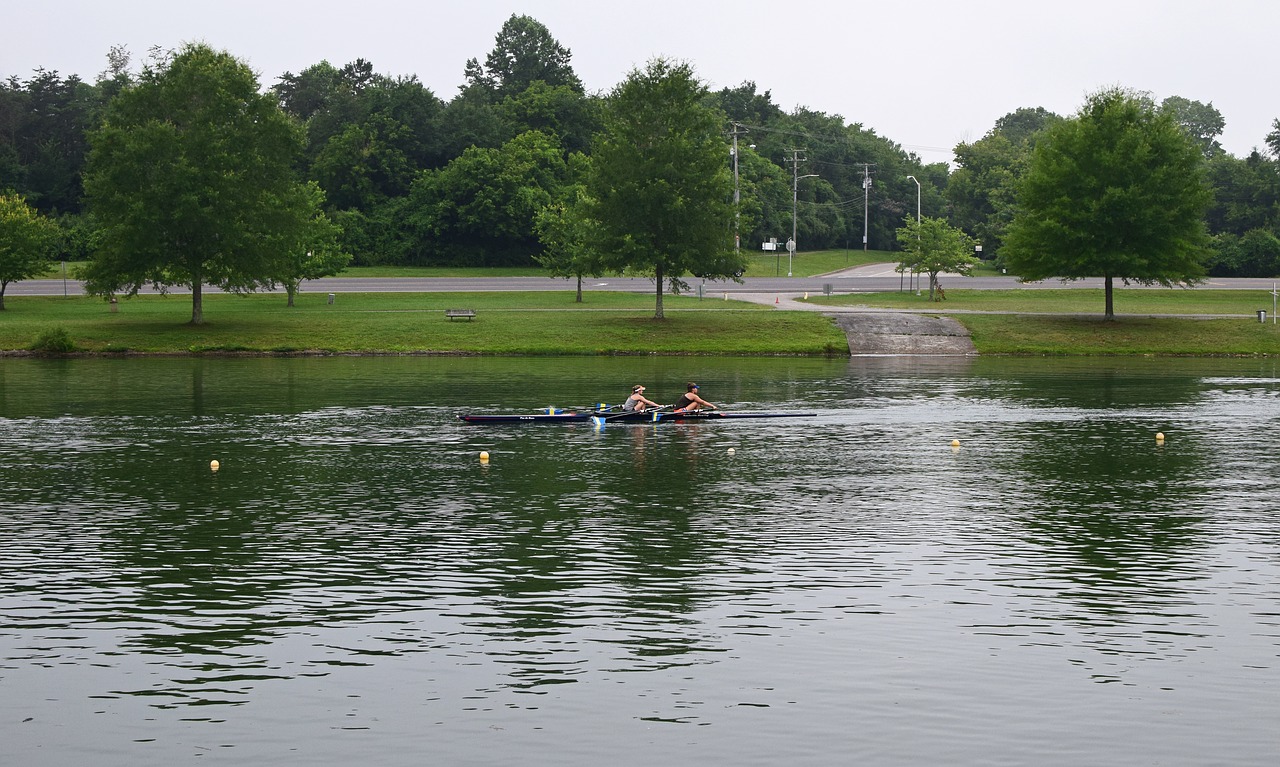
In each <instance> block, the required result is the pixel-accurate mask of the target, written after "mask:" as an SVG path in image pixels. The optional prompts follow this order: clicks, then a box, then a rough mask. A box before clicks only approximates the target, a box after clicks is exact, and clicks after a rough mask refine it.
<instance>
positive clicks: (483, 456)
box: [480, 450, 489, 463]
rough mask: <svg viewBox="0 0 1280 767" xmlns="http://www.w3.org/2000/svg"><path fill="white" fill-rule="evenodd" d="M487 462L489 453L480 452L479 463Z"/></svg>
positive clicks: (485, 451)
mask: <svg viewBox="0 0 1280 767" xmlns="http://www.w3.org/2000/svg"><path fill="white" fill-rule="evenodd" d="M488 462H489V451H487V450H481V451H480V463H488Z"/></svg>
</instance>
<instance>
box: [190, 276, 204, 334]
mask: <svg viewBox="0 0 1280 767" xmlns="http://www.w3.org/2000/svg"><path fill="white" fill-rule="evenodd" d="M203 287H204V285H202V284H200V280H192V281H191V324H192V325H203V324H204V293H203V292H202V290H201V289H202V288H203Z"/></svg>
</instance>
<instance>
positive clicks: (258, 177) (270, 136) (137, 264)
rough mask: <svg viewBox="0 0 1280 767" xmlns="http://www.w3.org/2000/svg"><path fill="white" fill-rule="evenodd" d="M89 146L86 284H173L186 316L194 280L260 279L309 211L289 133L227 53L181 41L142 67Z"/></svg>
mask: <svg viewBox="0 0 1280 767" xmlns="http://www.w3.org/2000/svg"><path fill="white" fill-rule="evenodd" d="M91 145H92V151H91V153H90V158H89V169H88V172H87V174H86V176H85V188H86V192H87V194H88V197H89V201H90V204H91V206H92V208H93V211H94V213H95V214H96V216H97V219H98V221H99V223H100V225H101V226H102V230H101V241H100V247H99V250H98V253H97V254H96V256H95V257H94V259H93V261H91V262H90V264H89V265H88V267H87V268H86V272H85V277H86V283H87V285H86V287H87V289H88V290H89V291H90V292H91V293H97V294H114V293H120V292H124V293H125V294H127V295H135V294H137V292H138V290H139V289H140V288H141V287H142V286H143V285H144V284H147V283H150V284H153V285H155V286H156V287H158V288H160V289H162V290H163V289H165V288H166V287H169V286H185V287H188V288H190V289H191V295H192V300H191V323H192V324H195V325H198V324H201V323H203V322H204V312H203V303H202V297H203V286H204V285H206V284H208V285H216V286H218V287H220V288H222V289H223V290H227V291H230V292H247V291H252V290H256V289H258V288H260V287H269V286H271V285H273V284H274V283H275V280H276V279H277V278H278V277H279V276H280V275H281V273H282V271H283V270H282V267H281V261H282V259H284V258H285V257H286V255H287V254H288V253H291V252H296V251H297V250H298V249H302V248H305V247H306V239H307V237H308V235H309V234H310V233H311V232H312V222H313V220H314V219H315V218H316V216H317V213H318V211H317V209H316V208H315V202H316V198H315V195H312V194H307V193H305V192H304V191H303V189H302V188H301V187H302V185H301V183H300V182H299V181H298V180H297V179H296V178H295V175H294V172H293V165H294V161H295V159H296V158H297V157H298V156H299V155H300V153H301V149H302V134H301V130H300V129H299V128H298V126H297V125H296V123H294V122H293V121H292V120H290V118H289V117H288V116H286V115H285V114H284V113H283V112H281V111H280V108H279V107H278V106H277V105H276V102H275V100H274V99H273V98H272V97H271V96H269V95H264V94H262V93H260V91H259V87H258V81H257V78H256V77H255V76H254V74H253V71H252V70H251V69H250V68H249V67H248V66H247V65H246V64H244V63H243V62H241V61H239V60H237V59H236V58H234V57H233V56H231V54H229V53H226V52H220V51H215V50H213V49H212V48H210V47H208V46H205V45H198V44H192V45H188V46H186V47H185V48H183V49H182V50H181V51H179V52H178V53H177V54H175V55H174V56H172V57H163V58H161V59H159V60H157V61H155V62H154V63H152V64H149V65H147V66H145V67H144V68H143V72H142V74H141V76H140V77H139V80H138V83H137V84H136V85H133V86H131V87H128V88H126V89H125V90H123V91H121V93H120V94H119V95H117V96H116V97H115V98H114V99H113V100H112V101H111V103H110V105H109V106H108V110H107V116H106V120H105V122H104V124H103V125H102V127H101V128H100V129H98V130H97V131H94V132H93V134H92V135H91Z"/></svg>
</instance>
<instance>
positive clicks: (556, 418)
mask: <svg viewBox="0 0 1280 767" xmlns="http://www.w3.org/2000/svg"><path fill="white" fill-rule="evenodd" d="M458 420H459V421H463V422H464V423H581V422H582V421H590V420H591V413H533V414H526V415H483V414H478V415H477V414H472V413H463V414H461V415H459V416H458Z"/></svg>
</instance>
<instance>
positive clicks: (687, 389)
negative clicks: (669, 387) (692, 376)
mask: <svg viewBox="0 0 1280 767" xmlns="http://www.w3.org/2000/svg"><path fill="white" fill-rule="evenodd" d="M697 388H698V385H697V384H696V383H692V382H690V383H689V385H688V386H685V387H684V390H685V391H693V390H695V389H697Z"/></svg>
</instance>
